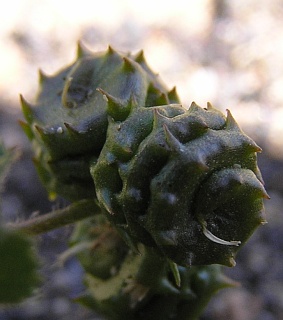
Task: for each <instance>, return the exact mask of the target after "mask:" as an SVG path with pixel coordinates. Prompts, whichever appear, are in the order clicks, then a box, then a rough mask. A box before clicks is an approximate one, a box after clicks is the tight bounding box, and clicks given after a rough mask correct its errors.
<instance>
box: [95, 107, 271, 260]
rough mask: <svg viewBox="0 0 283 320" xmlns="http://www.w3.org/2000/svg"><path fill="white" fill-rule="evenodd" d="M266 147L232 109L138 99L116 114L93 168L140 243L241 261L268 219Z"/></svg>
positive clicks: (176, 256)
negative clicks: (145, 103)
mask: <svg viewBox="0 0 283 320" xmlns="http://www.w3.org/2000/svg"><path fill="white" fill-rule="evenodd" d="M173 112H175V114H174V115H172V114H173ZM258 151H260V148H259V147H258V146H257V145H256V144H255V142H254V141H253V140H252V139H250V138H249V137H247V136H246V135H245V134H244V133H243V132H242V131H241V130H240V128H239V126H238V125H237V123H236V122H235V120H234V119H233V117H232V115H231V113H230V112H229V111H228V112H227V117H225V116H224V115H223V114H222V113H221V112H219V111H217V110H216V109H215V108H213V107H212V106H211V105H210V104H208V106H207V109H202V108H200V107H199V106H197V105H196V104H195V103H193V104H192V105H191V107H190V109H189V110H185V109H184V108H182V107H181V106H180V105H177V106H176V105H166V106H158V107H156V106H155V107H152V108H142V107H137V106H135V105H134V104H133V105H132V107H131V111H130V113H129V115H128V116H127V118H126V119H124V120H117V119H115V118H113V117H112V118H110V119H109V126H108V132H107V140H106V142H105V145H104V147H103V149H102V151H101V154H100V156H99V159H98V161H97V162H95V163H94V164H93V165H92V166H91V173H92V176H93V179H94V182H95V187H96V193H97V197H98V200H99V202H100V204H101V206H102V207H104V209H105V211H106V212H107V213H108V218H109V219H110V220H111V221H112V222H113V223H114V224H115V225H116V226H117V228H118V229H119V230H120V232H121V234H122V235H124V238H125V239H127V240H128V242H129V243H131V244H132V245H133V246H134V245H135V243H138V242H142V243H144V244H146V245H149V246H154V247H157V248H158V249H159V250H160V252H162V253H163V254H165V256H167V257H169V258H170V259H172V260H173V261H174V262H176V263H177V264H179V265H183V266H191V265H205V264H212V263H219V264H224V265H227V266H233V265H235V261H234V256H235V253H236V252H237V251H238V249H239V248H240V246H241V244H243V243H245V242H246V240H247V239H248V238H249V236H250V235H251V233H252V232H253V231H254V229H255V228H256V227H257V226H259V225H260V224H262V223H265V219H264V216H263V214H264V213H263V198H268V195H267V193H266V191H265V189H264V187H263V184H262V182H261V181H262V178H261V174H260V171H259V169H258V167H257V163H256V153H257V152H258Z"/></svg>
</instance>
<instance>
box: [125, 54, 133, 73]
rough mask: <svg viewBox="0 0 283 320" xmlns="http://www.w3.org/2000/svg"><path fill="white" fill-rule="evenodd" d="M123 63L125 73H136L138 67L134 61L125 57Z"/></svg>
mask: <svg viewBox="0 0 283 320" xmlns="http://www.w3.org/2000/svg"><path fill="white" fill-rule="evenodd" d="M123 61H124V63H123V67H124V70H125V71H128V72H135V71H136V65H135V63H134V61H133V60H131V59H130V58H128V57H123Z"/></svg>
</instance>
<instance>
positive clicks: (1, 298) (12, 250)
mask: <svg viewBox="0 0 283 320" xmlns="http://www.w3.org/2000/svg"><path fill="white" fill-rule="evenodd" d="M0 257H1V259H0V303H17V302H20V301H21V300H22V299H24V298H26V297H28V296H30V295H31V294H32V292H33V289H34V288H35V287H36V285H37V284H38V282H39V276H38V274H37V266H38V262H37V259H36V255H35V254H34V252H33V250H32V246H31V243H30V241H29V240H28V238H26V237H24V236H22V235H21V234H20V233H16V232H13V231H7V230H5V229H3V228H0Z"/></svg>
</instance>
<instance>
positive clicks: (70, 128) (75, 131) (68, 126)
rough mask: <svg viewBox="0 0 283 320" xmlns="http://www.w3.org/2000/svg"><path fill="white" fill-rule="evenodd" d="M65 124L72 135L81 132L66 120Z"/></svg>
mask: <svg viewBox="0 0 283 320" xmlns="http://www.w3.org/2000/svg"><path fill="white" fill-rule="evenodd" d="M64 126H65V127H66V129H67V132H69V133H70V134H72V135H78V134H79V132H78V131H77V130H76V129H75V128H74V127H72V125H71V124H70V123H67V122H64Z"/></svg>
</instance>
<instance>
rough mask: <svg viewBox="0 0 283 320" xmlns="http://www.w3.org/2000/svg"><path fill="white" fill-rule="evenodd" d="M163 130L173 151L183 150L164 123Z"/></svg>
mask: <svg viewBox="0 0 283 320" xmlns="http://www.w3.org/2000/svg"><path fill="white" fill-rule="evenodd" d="M163 130H164V133H165V140H166V142H167V144H168V146H169V148H170V149H171V150H172V151H179V150H180V149H181V143H180V142H179V140H178V139H177V138H176V137H175V136H174V135H173V133H172V132H171V131H170V130H169V128H168V126H167V125H166V124H165V123H164V124H163Z"/></svg>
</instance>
